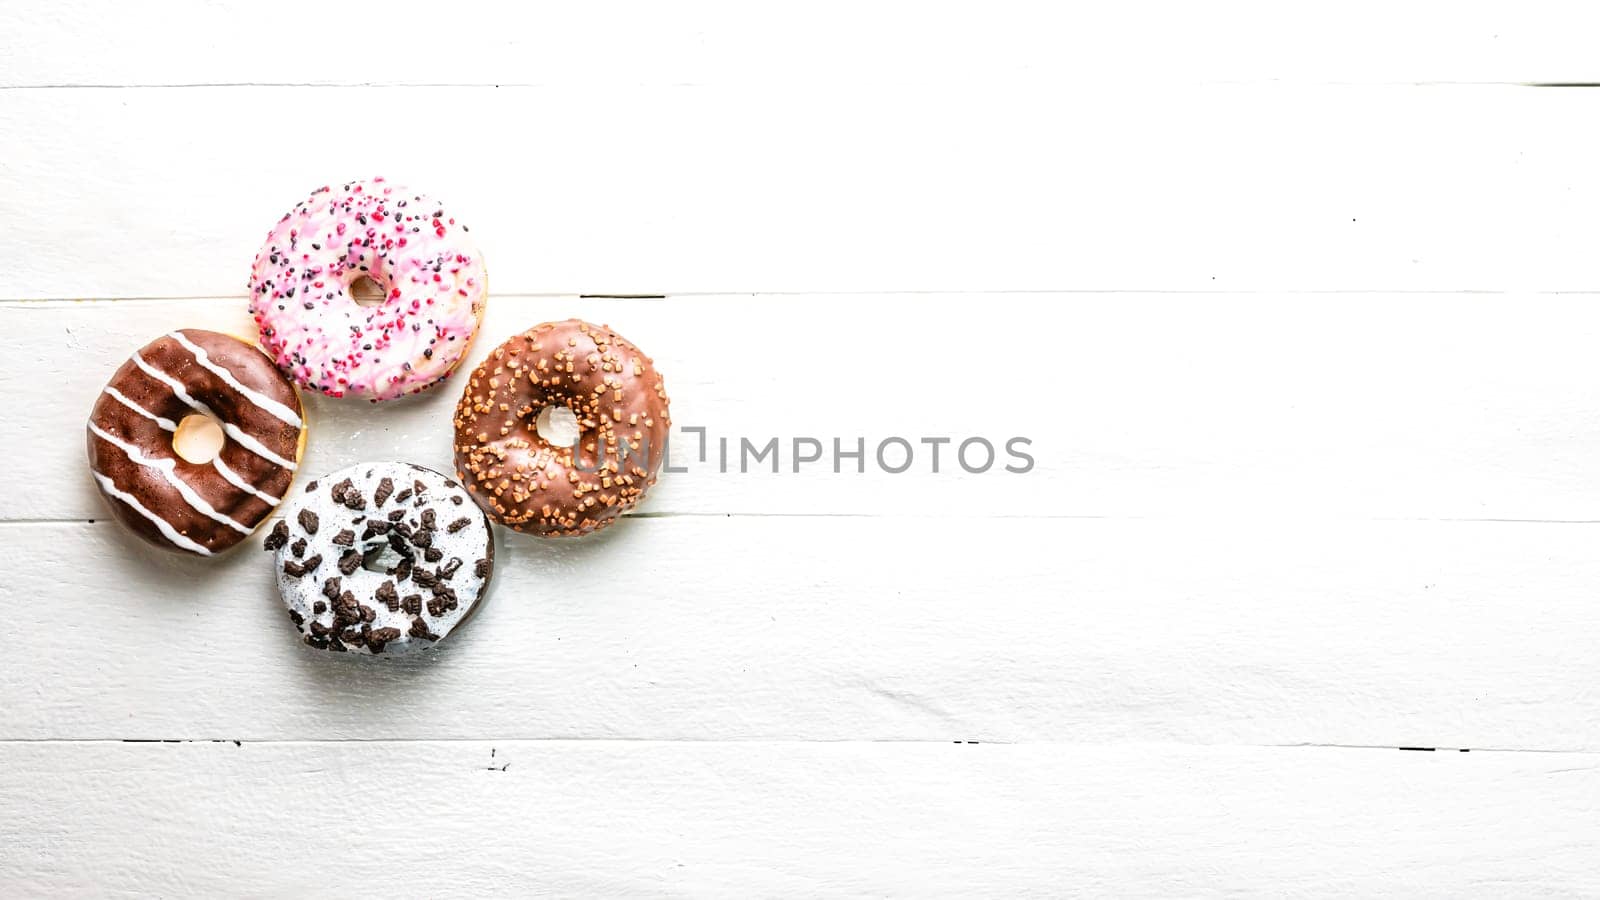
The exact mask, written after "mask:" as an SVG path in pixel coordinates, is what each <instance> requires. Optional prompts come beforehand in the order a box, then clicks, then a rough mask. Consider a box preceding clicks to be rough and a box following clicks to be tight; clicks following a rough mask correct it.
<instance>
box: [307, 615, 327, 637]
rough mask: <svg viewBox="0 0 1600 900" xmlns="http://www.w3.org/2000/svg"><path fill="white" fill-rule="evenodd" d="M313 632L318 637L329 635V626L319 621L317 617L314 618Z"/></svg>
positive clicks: (312, 621)
mask: <svg viewBox="0 0 1600 900" xmlns="http://www.w3.org/2000/svg"><path fill="white" fill-rule="evenodd" d="M311 633H312V634H314V635H316V636H317V637H327V635H328V626H326V625H324V624H322V623H321V622H318V621H317V620H316V619H312V620H311Z"/></svg>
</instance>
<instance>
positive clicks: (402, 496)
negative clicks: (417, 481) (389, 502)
mask: <svg viewBox="0 0 1600 900" xmlns="http://www.w3.org/2000/svg"><path fill="white" fill-rule="evenodd" d="M410 499H411V488H406V489H405V490H403V491H401V492H400V493H398V494H395V495H394V502H396V503H404V502H406V501H407V500H410Z"/></svg>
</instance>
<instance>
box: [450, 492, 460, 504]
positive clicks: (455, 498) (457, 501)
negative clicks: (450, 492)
mask: <svg viewBox="0 0 1600 900" xmlns="http://www.w3.org/2000/svg"><path fill="white" fill-rule="evenodd" d="M450 502H451V503H454V504H455V505H457V506H460V505H461V495H460V494H456V495H455V496H453V497H451V498H450Z"/></svg>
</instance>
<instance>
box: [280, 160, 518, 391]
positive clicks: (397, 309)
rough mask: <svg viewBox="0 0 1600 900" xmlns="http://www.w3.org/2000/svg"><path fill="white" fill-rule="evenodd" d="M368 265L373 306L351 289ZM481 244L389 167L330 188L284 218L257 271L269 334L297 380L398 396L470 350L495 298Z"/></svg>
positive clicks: (441, 376)
mask: <svg viewBox="0 0 1600 900" xmlns="http://www.w3.org/2000/svg"><path fill="white" fill-rule="evenodd" d="M363 276H365V277H369V278H371V279H372V280H373V281H374V282H376V283H377V284H378V286H379V287H380V288H382V289H383V291H384V294H385V298H384V300H383V302H382V303H380V304H378V305H376V306H362V305H361V304H359V303H357V302H356V301H355V299H354V298H352V297H351V296H350V294H349V287H350V285H351V283H352V282H354V281H356V280H357V279H359V278H362V277H363ZM486 291H487V279H486V276H485V274H484V270H483V255H482V254H481V253H479V252H478V248H477V247H476V246H475V245H474V244H473V242H472V240H471V238H470V237H468V235H467V226H465V225H461V224H459V223H457V222H456V220H455V219H454V218H453V217H452V216H450V215H449V213H447V212H445V210H444V209H443V207H441V206H440V205H439V203H438V201H436V200H432V199H430V198H428V197H426V196H424V195H422V194H418V193H415V192H413V191H410V190H407V189H405V188H401V187H396V186H394V185H392V184H389V183H388V182H386V181H384V180H383V179H382V178H374V179H372V180H371V181H352V182H349V183H347V184H344V185H342V186H340V187H337V188H334V187H322V188H319V189H317V191H316V192H315V193H313V194H312V195H311V198H310V199H309V200H306V201H304V202H303V203H300V204H299V205H297V206H295V208H294V209H293V210H291V211H290V212H289V213H288V215H285V216H284V217H283V218H282V219H280V220H279V221H278V224H277V226H276V227H274V228H273V229H272V231H271V232H270V233H269V234H268V235H267V241H266V243H265V244H263V245H262V247H261V252H260V253H258V254H256V260H255V265H254V266H253V267H252V268H251V271H250V313H251V315H253V316H254V317H255V320H256V326H257V327H258V328H259V329H260V331H261V344H262V346H263V347H265V348H266V351H267V355H268V356H270V357H272V360H273V362H275V363H277V365H278V368H279V369H280V370H282V371H283V373H284V374H285V375H287V376H289V377H290V378H291V379H293V380H294V381H295V383H297V384H299V385H300V386H302V387H304V388H306V389H308V390H313V391H319V392H321V393H323V394H327V395H328V396H330V397H345V396H350V397H365V398H367V399H368V400H372V401H373V402H377V401H379V400H393V399H394V398H396V397H403V396H405V395H406V394H414V393H416V392H418V391H421V390H424V389H426V388H429V387H432V386H433V385H436V384H438V383H439V382H441V381H443V380H445V379H446V378H448V377H449V376H450V373H451V372H452V371H454V370H455V367H456V364H457V363H459V362H461V359H462V357H464V356H466V353H467V347H468V346H470V345H471V344H472V338H473V336H474V335H475V334H477V332H478V325H479V323H480V322H482V321H483V310H484V306H485V303H486V300H487V293H486Z"/></svg>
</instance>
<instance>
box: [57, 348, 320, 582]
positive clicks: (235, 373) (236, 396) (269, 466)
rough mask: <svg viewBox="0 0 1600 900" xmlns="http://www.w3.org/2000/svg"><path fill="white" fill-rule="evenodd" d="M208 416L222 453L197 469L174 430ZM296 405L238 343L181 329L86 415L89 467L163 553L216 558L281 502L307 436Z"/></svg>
mask: <svg viewBox="0 0 1600 900" xmlns="http://www.w3.org/2000/svg"><path fill="white" fill-rule="evenodd" d="M194 412H198V413H203V414H205V415H208V416H211V417H212V418H214V419H216V420H218V422H219V423H220V424H221V425H222V431H223V435H224V441H223V445H222V450H221V451H220V452H219V453H218V454H217V456H216V457H215V458H214V459H212V460H211V461H210V462H207V463H191V462H189V461H188V460H185V459H183V458H182V457H180V456H178V455H177V453H176V452H175V451H174V450H173V449H172V435H173V433H174V432H175V431H177V428H178V423H179V422H180V421H182V420H183V418H184V417H185V416H187V415H189V414H190V413H194ZM302 416H303V411H302V409H301V406H300V397H299V395H298V394H296V393H295V389H294V386H293V385H291V384H290V383H289V381H288V379H286V378H284V377H283V375H281V374H279V372H278V370H277V368H276V367H274V366H273V364H272V360H270V359H268V358H267V357H266V356H265V355H264V354H263V353H262V352H261V351H260V350H257V349H256V348H255V347H252V346H250V345H249V344H246V343H245V342H244V341H241V340H239V339H238V338H234V337H229V336H228V335H225V334H217V333H216V332H214V331H199V330H197V329H192V328H191V329H187V330H184V331H174V332H172V333H171V334H168V335H165V336H163V337H160V338H157V339H156V340H154V341H152V342H150V343H149V344H146V345H145V346H144V347H143V348H141V349H140V350H139V351H138V352H137V353H135V354H133V358H132V359H129V360H128V361H127V362H125V363H123V364H122V368H120V369H118V370H117V372H116V374H115V375H113V376H112V377H111V381H110V383H108V384H107V385H106V386H105V388H104V389H103V390H102V391H101V393H100V397H99V399H98V400H97V401H96V402H95V405H94V410H93V411H92V412H91V413H90V414H89V428H88V449H89V469H90V471H91V473H92V474H93V475H94V479H95V482H96V484H98V485H99V487H100V492H101V493H102V494H103V495H105V497H106V500H107V501H108V502H109V503H110V504H111V509H112V512H113V513H114V514H115V515H116V517H117V520H118V521H119V522H121V523H122V524H123V525H125V526H127V527H128V528H129V529H131V530H132V531H133V532H134V533H135V534H137V535H139V536H140V537H142V538H144V539H145V540H147V541H149V542H150V543H152V544H155V545H156V546H157V547H160V548H162V549H164V550H173V551H179V552H188V553H194V554H198V555H200V556H210V555H212V554H214V553H220V552H221V551H223V550H227V549H228V548H230V547H232V546H234V545H235V544H237V543H239V542H240V541H242V540H244V538H245V536H246V535H248V534H250V533H251V532H252V531H254V530H255V529H256V528H257V527H258V526H260V525H261V523H262V522H264V521H265V520H266V518H267V516H269V515H271V514H272V511H273V510H274V509H276V508H277V507H278V504H279V503H282V502H283V495H284V492H285V491H287V490H288V489H289V483H290V482H291V481H293V480H294V469H295V465H296V464H297V463H298V461H299V458H300V449H301V447H302V446H303V440H304V438H305V422H304V420H303V418H302Z"/></svg>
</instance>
